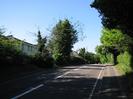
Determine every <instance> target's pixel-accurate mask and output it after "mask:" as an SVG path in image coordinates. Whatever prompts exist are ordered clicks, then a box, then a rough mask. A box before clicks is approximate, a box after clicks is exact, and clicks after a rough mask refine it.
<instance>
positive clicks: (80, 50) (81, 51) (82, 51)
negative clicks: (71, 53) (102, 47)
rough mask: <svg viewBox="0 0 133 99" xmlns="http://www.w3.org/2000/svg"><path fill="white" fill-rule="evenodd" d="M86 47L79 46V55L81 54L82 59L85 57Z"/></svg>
mask: <svg viewBox="0 0 133 99" xmlns="http://www.w3.org/2000/svg"><path fill="white" fill-rule="evenodd" d="M85 54H86V49H85V48H81V49H79V56H81V57H82V58H83V59H85Z"/></svg>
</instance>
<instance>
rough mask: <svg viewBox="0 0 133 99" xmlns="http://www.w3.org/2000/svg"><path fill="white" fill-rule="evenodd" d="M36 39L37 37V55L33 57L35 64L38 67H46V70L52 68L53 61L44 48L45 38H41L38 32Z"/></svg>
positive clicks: (45, 47)
mask: <svg viewBox="0 0 133 99" xmlns="http://www.w3.org/2000/svg"><path fill="white" fill-rule="evenodd" d="M37 37H38V39H37V42H38V44H37V49H38V53H37V54H36V55H35V63H36V64H37V65H38V66H40V67H47V68H48V67H52V66H53V65H54V60H53V58H52V57H51V55H50V53H49V51H48V49H47V46H46V43H47V38H46V37H44V38H42V36H41V32H40V31H38V35H37Z"/></svg>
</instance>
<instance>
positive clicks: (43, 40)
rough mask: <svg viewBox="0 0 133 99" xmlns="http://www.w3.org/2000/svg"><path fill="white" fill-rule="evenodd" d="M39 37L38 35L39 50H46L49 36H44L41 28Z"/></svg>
mask: <svg viewBox="0 0 133 99" xmlns="http://www.w3.org/2000/svg"><path fill="white" fill-rule="evenodd" d="M37 37H38V39H37V43H38V44H37V48H38V52H40V53H42V52H43V51H44V49H46V42H47V38H46V37H45V38H42V36H41V32H40V30H39V31H38V35H37Z"/></svg>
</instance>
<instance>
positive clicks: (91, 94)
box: [88, 67, 104, 99]
mask: <svg viewBox="0 0 133 99" xmlns="http://www.w3.org/2000/svg"><path fill="white" fill-rule="evenodd" d="M103 68H104V67H102V70H101V71H100V73H99V74H98V78H97V80H96V82H95V84H94V86H93V89H92V91H91V93H90V96H89V98H88V99H91V98H92V96H93V93H94V91H95V89H96V86H97V83H98V81H99V79H100V76H101V74H102V71H103V70H104V69H103Z"/></svg>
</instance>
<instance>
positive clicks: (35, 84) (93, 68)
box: [0, 64, 128, 99]
mask: <svg viewBox="0 0 133 99" xmlns="http://www.w3.org/2000/svg"><path fill="white" fill-rule="evenodd" d="M120 78H121V75H120V74H119V73H118V72H117V70H116V69H115V67H114V66H111V65H101V64H86V65H80V66H66V67H62V68H59V69H49V70H47V71H44V72H38V73H33V74H30V75H27V76H24V77H20V78H16V79H13V80H10V81H5V82H3V83H0V99H128V98H127V95H126V94H125V92H124V90H123V88H122V84H121V81H120Z"/></svg>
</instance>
